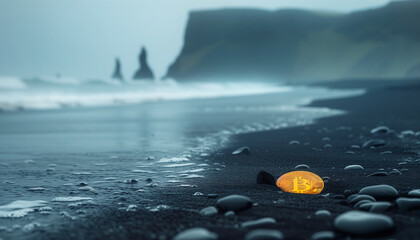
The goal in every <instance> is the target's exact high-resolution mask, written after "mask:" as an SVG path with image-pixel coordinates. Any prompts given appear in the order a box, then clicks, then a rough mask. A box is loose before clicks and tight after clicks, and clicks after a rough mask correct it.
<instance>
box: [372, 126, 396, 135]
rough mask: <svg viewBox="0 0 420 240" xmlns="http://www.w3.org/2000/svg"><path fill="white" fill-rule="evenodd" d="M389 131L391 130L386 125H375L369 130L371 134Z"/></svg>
mask: <svg viewBox="0 0 420 240" xmlns="http://www.w3.org/2000/svg"><path fill="white" fill-rule="evenodd" d="M390 132H391V130H390V129H389V128H388V127H386V126H379V127H376V128H374V129H372V130H370V133H371V134H378V133H381V134H386V133H390Z"/></svg>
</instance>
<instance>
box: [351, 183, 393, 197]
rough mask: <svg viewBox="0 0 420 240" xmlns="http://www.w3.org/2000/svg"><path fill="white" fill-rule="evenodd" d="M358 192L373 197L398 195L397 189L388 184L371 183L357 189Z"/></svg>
mask: <svg viewBox="0 0 420 240" xmlns="http://www.w3.org/2000/svg"><path fill="white" fill-rule="evenodd" d="M359 194H366V195H370V196H372V197H374V198H375V199H377V200H378V199H395V198H396V197H397V196H398V191H397V189H395V188H394V187H392V186H389V185H385V184H382V185H373V186H369V187H364V188H362V189H361V190H360V191H359Z"/></svg>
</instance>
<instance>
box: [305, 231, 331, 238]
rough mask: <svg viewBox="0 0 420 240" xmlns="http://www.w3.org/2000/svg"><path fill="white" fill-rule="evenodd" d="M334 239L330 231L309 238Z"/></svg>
mask: <svg viewBox="0 0 420 240" xmlns="http://www.w3.org/2000/svg"><path fill="white" fill-rule="evenodd" d="M334 238H335V234H334V232H331V231H322V232H316V233H314V234H312V236H311V240H329V239H334Z"/></svg>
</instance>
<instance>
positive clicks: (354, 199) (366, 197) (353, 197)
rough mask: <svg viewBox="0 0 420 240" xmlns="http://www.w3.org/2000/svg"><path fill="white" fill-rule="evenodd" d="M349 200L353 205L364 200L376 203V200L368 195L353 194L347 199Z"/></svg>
mask: <svg viewBox="0 0 420 240" xmlns="http://www.w3.org/2000/svg"><path fill="white" fill-rule="evenodd" d="M347 200H348V201H349V202H350V203H351V204H356V203H358V202H360V201H362V200H369V201H371V202H375V201H376V199H375V198H374V197H372V196H370V195H366V194H353V195H350V196H348V197H347Z"/></svg>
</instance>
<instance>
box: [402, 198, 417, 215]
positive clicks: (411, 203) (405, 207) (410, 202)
mask: <svg viewBox="0 0 420 240" xmlns="http://www.w3.org/2000/svg"><path fill="white" fill-rule="evenodd" d="M396 202H397V206H398V209H399V210H400V211H401V212H407V211H410V210H413V209H419V208H420V199H419V198H405V197H400V198H398V199H397V200H396Z"/></svg>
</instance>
